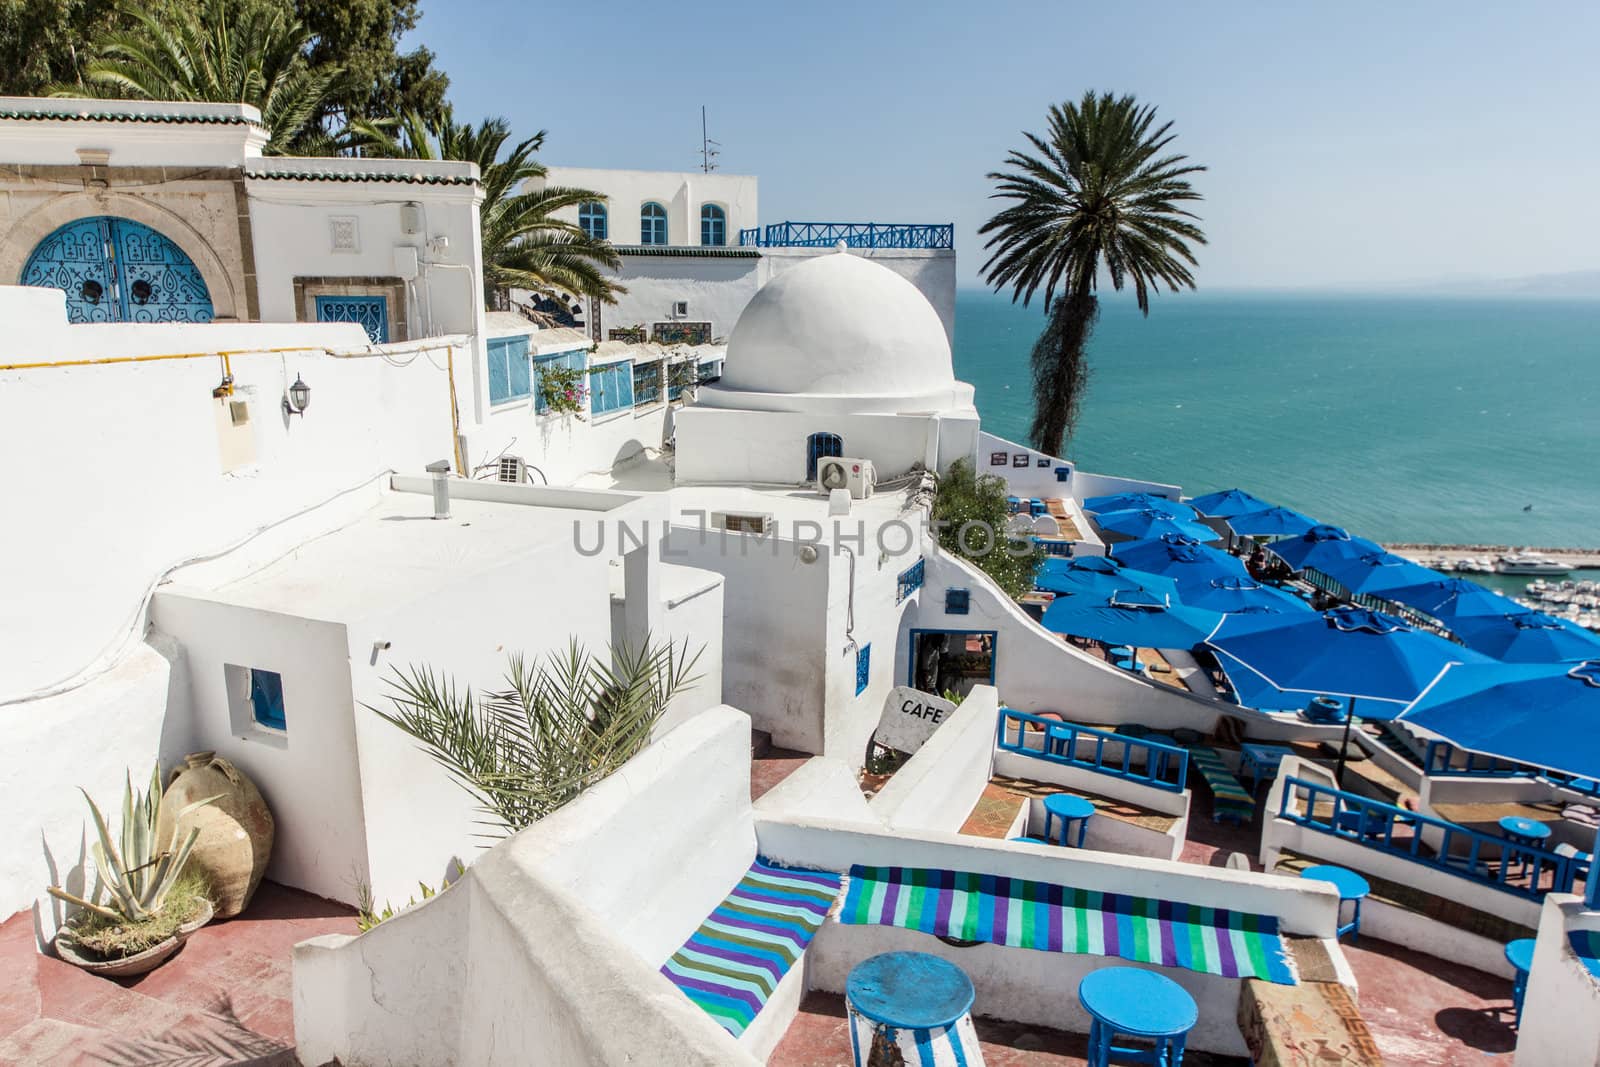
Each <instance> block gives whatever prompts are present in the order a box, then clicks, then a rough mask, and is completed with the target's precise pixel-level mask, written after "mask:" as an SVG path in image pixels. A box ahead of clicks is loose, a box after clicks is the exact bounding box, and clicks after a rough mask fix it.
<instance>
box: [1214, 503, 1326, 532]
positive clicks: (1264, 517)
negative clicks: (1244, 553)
mask: <svg viewBox="0 0 1600 1067" xmlns="http://www.w3.org/2000/svg"><path fill="white" fill-rule="evenodd" d="M1315 525H1317V521H1316V520H1315V519H1310V518H1307V517H1306V516H1304V515H1302V514H1300V513H1299V512H1298V511H1295V510H1293V509H1292V508H1276V507H1274V508H1265V509H1263V510H1261V511H1249V512H1246V513H1244V514H1243V515H1233V516H1230V517H1229V518H1228V528H1229V529H1231V530H1232V531H1233V532H1234V533H1236V534H1238V535H1239V536H1241V537H1295V536H1298V535H1300V534H1303V533H1305V532H1306V531H1307V530H1309V529H1311V528H1312V527H1313V526H1315Z"/></svg>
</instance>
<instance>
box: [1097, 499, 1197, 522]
mask: <svg viewBox="0 0 1600 1067" xmlns="http://www.w3.org/2000/svg"><path fill="white" fill-rule="evenodd" d="M1083 510H1084V511H1092V512H1094V513H1095V514H1097V515H1104V514H1107V513H1109V512H1113V511H1159V512H1161V514H1163V515H1171V516H1172V517H1173V518H1175V519H1192V518H1194V508H1191V507H1190V506H1189V505H1188V504H1184V503H1181V502H1179V501H1177V500H1168V499H1167V498H1166V497H1164V496H1156V495H1155V494H1154V493H1114V494H1112V495H1111V496H1092V497H1090V498H1089V499H1088V500H1085V501H1084V502H1083Z"/></svg>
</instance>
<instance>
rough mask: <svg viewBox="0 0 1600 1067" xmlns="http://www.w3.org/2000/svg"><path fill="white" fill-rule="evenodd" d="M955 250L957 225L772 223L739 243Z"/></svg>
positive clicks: (744, 234)
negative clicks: (841, 243)
mask: <svg viewBox="0 0 1600 1067" xmlns="http://www.w3.org/2000/svg"><path fill="white" fill-rule="evenodd" d="M840 241H843V242H844V243H845V245H846V247H849V248H954V247H955V246H956V227H955V224H954V223H948V222H947V223H904V222H773V223H769V224H768V225H767V226H766V227H764V228H763V227H760V226H756V227H751V228H749V229H744V230H740V231H739V244H740V245H741V246H743V247H747V248H748V247H758V248H832V247H833V246H834V245H836V244H838V243H839V242H840Z"/></svg>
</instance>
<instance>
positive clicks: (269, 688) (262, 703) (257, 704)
mask: <svg viewBox="0 0 1600 1067" xmlns="http://www.w3.org/2000/svg"><path fill="white" fill-rule="evenodd" d="M250 714H251V715H252V716H253V717H254V718H255V720H256V722H258V723H260V724H261V725H262V726H265V727H268V728H269V729H273V730H287V729H288V728H289V720H288V718H287V717H286V716H285V715H284V713H283V676H282V675H280V674H279V673H278V672H277V671H259V670H256V669H254V668H251V670H250Z"/></svg>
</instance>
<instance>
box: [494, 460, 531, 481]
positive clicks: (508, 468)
mask: <svg viewBox="0 0 1600 1067" xmlns="http://www.w3.org/2000/svg"><path fill="white" fill-rule="evenodd" d="M495 480H496V481H501V482H510V483H511V484H512V485H521V484H522V483H523V482H525V481H527V480H528V465H527V464H526V463H524V462H523V460H522V457H521V456H501V457H500V466H499V469H498V470H497V471H496V478H495Z"/></svg>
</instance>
